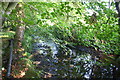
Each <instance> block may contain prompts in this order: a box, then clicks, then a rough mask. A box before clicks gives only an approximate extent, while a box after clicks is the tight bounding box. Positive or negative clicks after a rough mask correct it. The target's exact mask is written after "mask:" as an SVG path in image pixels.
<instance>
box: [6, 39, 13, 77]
mask: <svg viewBox="0 0 120 80" xmlns="http://www.w3.org/2000/svg"><path fill="white" fill-rule="evenodd" d="M12 55H13V40H12V39H11V40H10V58H9V65H8V72H7V77H9V76H10V72H11V64H12Z"/></svg>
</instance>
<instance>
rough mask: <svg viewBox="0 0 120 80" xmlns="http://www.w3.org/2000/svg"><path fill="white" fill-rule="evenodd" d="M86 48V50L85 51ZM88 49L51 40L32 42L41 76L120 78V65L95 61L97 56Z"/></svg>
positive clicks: (35, 60)
mask: <svg viewBox="0 0 120 80" xmlns="http://www.w3.org/2000/svg"><path fill="white" fill-rule="evenodd" d="M85 50H86V51H85ZM87 50H88V49H86V48H83V47H81V50H80V49H74V48H70V47H68V46H65V45H64V46H61V45H59V44H57V43H55V42H53V41H52V40H47V41H43V40H39V42H36V43H34V44H33V53H32V54H35V53H37V54H36V55H35V56H34V59H33V60H34V62H39V63H38V64H37V66H36V69H39V70H41V71H42V74H40V75H42V77H43V78H84V79H92V78H100V79H104V78H111V79H112V78H117V79H118V80H119V78H120V67H119V66H116V65H113V64H107V63H102V62H99V61H97V56H93V55H91V54H90V53H89V50H88V51H87Z"/></svg>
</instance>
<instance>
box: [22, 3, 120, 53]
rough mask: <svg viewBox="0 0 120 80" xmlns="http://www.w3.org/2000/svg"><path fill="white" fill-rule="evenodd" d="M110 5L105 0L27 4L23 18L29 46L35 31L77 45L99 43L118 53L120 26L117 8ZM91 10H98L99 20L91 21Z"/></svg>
mask: <svg viewBox="0 0 120 80" xmlns="http://www.w3.org/2000/svg"><path fill="white" fill-rule="evenodd" d="M112 4H113V3H112ZM107 6H109V5H108V3H106V2H101V3H100V2H96V3H86V4H85V3H84V4H82V3H77V2H60V3H44V2H39V3H26V5H25V6H24V7H25V16H26V18H25V19H23V20H24V21H25V23H26V24H27V25H29V28H28V29H26V32H25V40H26V42H27V43H28V46H27V47H28V49H29V48H30V44H31V42H32V37H31V35H33V34H34V35H38V36H44V37H47V38H54V39H58V40H63V41H67V42H72V43H76V44H77V45H79V44H82V45H86V46H94V45H97V46H98V47H99V48H100V49H101V50H103V51H105V52H107V53H113V52H114V54H118V53H119V51H118V50H119V46H118V45H119V40H118V38H119V33H118V29H119V27H118V25H117V19H116V18H115V17H114V16H115V15H114V14H115V13H116V12H115V9H114V8H115V7H114V6H110V8H108V7H107ZM90 11H91V13H90ZM92 12H95V13H97V17H96V19H97V22H96V23H93V24H89V21H90V17H91V15H92ZM91 40H93V41H94V42H91Z"/></svg>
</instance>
